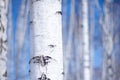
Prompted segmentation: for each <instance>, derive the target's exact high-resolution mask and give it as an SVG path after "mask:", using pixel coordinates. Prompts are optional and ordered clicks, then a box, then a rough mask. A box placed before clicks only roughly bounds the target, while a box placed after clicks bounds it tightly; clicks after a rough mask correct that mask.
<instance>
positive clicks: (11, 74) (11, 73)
mask: <svg viewBox="0 0 120 80" xmlns="http://www.w3.org/2000/svg"><path fill="white" fill-rule="evenodd" d="M8 5H9V8H8V28H7V39H8V53H7V59H8V61H7V78H8V80H15V77H16V75H15V55H14V46H13V42H14V41H13V25H12V0H9V4H8Z"/></svg>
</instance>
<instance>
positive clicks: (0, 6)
mask: <svg viewBox="0 0 120 80" xmlns="http://www.w3.org/2000/svg"><path fill="white" fill-rule="evenodd" d="M6 14H7V0H0V80H6V77H7V71H6V61H7V58H6V54H7V44H6V43H7V35H6V28H7V16H6Z"/></svg>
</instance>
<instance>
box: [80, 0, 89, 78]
mask: <svg viewBox="0 0 120 80" xmlns="http://www.w3.org/2000/svg"><path fill="white" fill-rule="evenodd" d="M82 6H83V7H82V11H83V14H82V15H83V21H82V23H83V66H84V67H83V68H84V80H90V78H91V75H90V51H89V24H88V0H82Z"/></svg>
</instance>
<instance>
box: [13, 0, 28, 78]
mask: <svg viewBox="0 0 120 80" xmlns="http://www.w3.org/2000/svg"><path fill="white" fill-rule="evenodd" d="M28 12H29V0H27V1H26V0H22V1H21V6H20V11H19V16H18V21H17V28H16V35H15V39H16V79H17V80H26V79H27V78H28V71H27V68H28V66H27V65H28V64H27V63H28V62H27V57H28V56H27V55H28V52H27V49H28V48H27V47H26V44H27V40H28V39H27V33H28V30H27V29H28V23H27V22H28ZM18 36H19V37H18Z"/></svg>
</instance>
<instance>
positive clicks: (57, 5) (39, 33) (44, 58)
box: [30, 0, 63, 80]
mask: <svg viewBox="0 0 120 80" xmlns="http://www.w3.org/2000/svg"><path fill="white" fill-rule="evenodd" d="M30 12H31V13H30V16H31V21H30V24H31V27H30V31H31V33H30V34H31V54H30V80H63V54H62V26H61V14H62V12H61V1H60V0H32V2H31V9H30Z"/></svg>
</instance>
